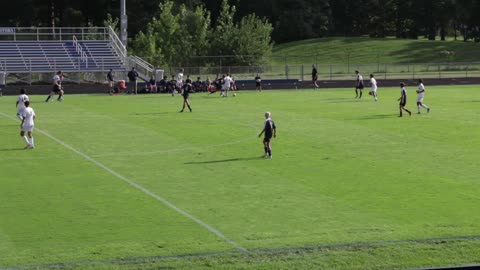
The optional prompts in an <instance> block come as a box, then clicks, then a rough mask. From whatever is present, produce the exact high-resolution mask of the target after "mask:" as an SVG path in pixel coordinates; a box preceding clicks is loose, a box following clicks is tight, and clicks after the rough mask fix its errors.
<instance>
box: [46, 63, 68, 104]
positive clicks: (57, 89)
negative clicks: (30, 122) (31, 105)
mask: <svg viewBox="0 0 480 270" xmlns="http://www.w3.org/2000/svg"><path fill="white" fill-rule="evenodd" d="M63 77H64V75H63V72H62V71H61V70H59V71H58V72H57V74H56V75H55V76H53V88H52V91H51V92H50V94H49V95H48V97H47V99H46V100H45V102H48V101H49V100H50V99H51V98H52V97H53V96H54V95H55V94H58V98H57V100H58V101H62V100H63V94H64V92H63V87H62V80H63Z"/></svg>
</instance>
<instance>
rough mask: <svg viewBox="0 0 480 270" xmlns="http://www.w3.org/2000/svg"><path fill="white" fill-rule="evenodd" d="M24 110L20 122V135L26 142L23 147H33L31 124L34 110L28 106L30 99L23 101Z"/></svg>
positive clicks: (33, 118) (32, 124) (32, 123)
mask: <svg viewBox="0 0 480 270" xmlns="http://www.w3.org/2000/svg"><path fill="white" fill-rule="evenodd" d="M24 105H25V110H23V113H22V123H21V124H20V129H21V130H20V137H22V138H23V140H24V141H25V143H26V144H27V145H26V146H25V148H24V149H33V148H35V143H34V142H33V134H32V132H33V126H34V122H33V120H35V111H34V110H33V109H32V108H30V101H28V100H27V101H25V103H24ZM25 132H27V135H28V137H27V136H25Z"/></svg>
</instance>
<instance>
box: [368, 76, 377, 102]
mask: <svg viewBox="0 0 480 270" xmlns="http://www.w3.org/2000/svg"><path fill="white" fill-rule="evenodd" d="M370 85H371V86H372V90H370V93H368V94H369V95H370V96H373V98H374V99H375V101H378V95H377V90H378V87H377V80H375V78H374V76H373V74H370Z"/></svg>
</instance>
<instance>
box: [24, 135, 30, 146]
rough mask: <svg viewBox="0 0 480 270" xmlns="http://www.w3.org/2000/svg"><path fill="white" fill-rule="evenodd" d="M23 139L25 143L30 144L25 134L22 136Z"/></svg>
mask: <svg viewBox="0 0 480 270" xmlns="http://www.w3.org/2000/svg"><path fill="white" fill-rule="evenodd" d="M23 140H24V141H25V143H26V144H28V145H30V142H29V141H28V138H27V136H23Z"/></svg>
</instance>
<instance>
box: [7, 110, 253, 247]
mask: <svg viewBox="0 0 480 270" xmlns="http://www.w3.org/2000/svg"><path fill="white" fill-rule="evenodd" d="M0 115H2V116H3V117H5V118H9V119H12V120H15V121H17V118H15V117H12V116H10V115H7V114H4V113H2V112H0ZM35 130H36V131H37V132H38V133H41V134H43V135H45V136H47V137H48V138H50V139H51V140H53V141H55V142H57V143H58V144H60V145H62V146H64V147H65V148H67V149H70V150H71V151H73V152H74V153H76V154H78V155H79V156H81V157H83V158H84V159H86V160H88V161H90V162H92V163H93V164H95V165H97V166H98V167H100V168H102V169H104V170H106V171H107V172H109V173H111V174H112V175H114V176H115V177H117V178H119V179H120V180H122V181H124V182H125V183H127V184H129V185H131V186H132V187H134V188H136V189H138V190H140V191H142V192H143V193H145V194H147V195H149V196H150V197H152V198H154V199H156V200H157V201H159V202H161V203H163V204H164V205H166V206H168V207H170V208H172V209H173V210H175V211H176V212H177V213H179V214H181V215H183V216H185V217H187V218H189V219H190V220H192V221H194V222H195V223H197V224H198V225H200V226H202V227H204V228H205V229H207V230H208V231H210V232H211V233H213V234H215V235H216V236H218V237H219V238H222V239H223V240H225V242H227V243H229V244H230V245H232V246H234V247H235V248H236V249H238V250H240V251H242V252H246V251H247V250H246V249H245V248H243V247H241V246H240V245H239V244H237V243H236V242H234V241H233V240H231V239H229V238H227V237H226V236H225V235H224V234H223V233H221V232H220V231H218V230H217V229H215V228H213V227H212V226H210V225H208V224H207V223H205V222H203V221H201V220H200V219H198V218H196V217H194V216H193V215H191V214H189V213H187V212H185V211H184V210H182V209H180V208H178V207H177V206H175V205H174V204H172V203H171V202H169V201H167V200H166V199H164V198H162V197H160V196H159V195H157V194H155V193H153V192H152V191H150V190H148V189H146V188H145V187H143V186H141V185H139V184H137V183H135V182H133V181H132V180H130V179H128V178H127V177H125V176H123V175H121V174H119V173H117V172H115V171H114V170H112V169H110V168H109V167H107V166H106V165H104V164H102V163H100V162H98V161H96V160H95V159H93V158H92V157H90V156H88V155H87V154H84V153H82V152H80V151H79V150H77V149H75V148H74V147H72V146H70V145H68V144H66V143H65V142H63V141H61V140H60V139H57V138H55V137H54V136H52V135H50V134H49V133H47V132H45V131H43V130H41V129H38V128H36V129H35Z"/></svg>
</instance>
